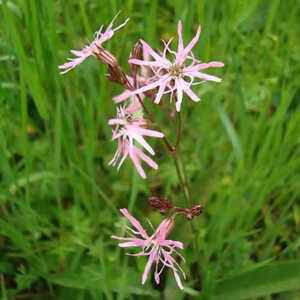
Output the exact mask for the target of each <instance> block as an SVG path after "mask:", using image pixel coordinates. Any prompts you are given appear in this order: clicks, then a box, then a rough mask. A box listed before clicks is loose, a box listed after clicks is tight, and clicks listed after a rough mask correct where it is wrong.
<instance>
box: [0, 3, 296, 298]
mask: <svg viewBox="0 0 300 300" xmlns="http://www.w3.org/2000/svg"><path fill="white" fill-rule="evenodd" d="M299 6H300V2H299V1H296V0H295V1H293V0H287V1H279V0H265V1H264V0H261V1H259V0H251V1H250V0H244V1H237V0H227V1H217V0H211V1H206V0H201V1H197V0H189V1H181V0H168V1H158V0H151V1H150V0H139V1H137V0H128V1H118V0H109V1H108V0H107V1H103V0H102V1H101V0H97V1H96V0H90V1H88V0H84V1H82V0H66V1H58V0H56V1H55V0H51V1H50V0H43V1H42V0H32V1H31V0H28V1H26V0H15V1H12V0H1V1H0V16H1V18H0V81H1V82H0V257H1V260H0V274H1V275H0V281H1V286H0V290H1V299H218V300H219V299H220V300H224V299H225V300H226V299H230V300H237V299H280V300H282V299H289V300H290V299H291V300H296V299H300V294H299V291H297V289H299V286H300V279H299V278H300V255H299V246H300V239H299V232H300V209H299V192H300V180H299V174H300V156H299V141H300V138H299V132H300V105H299V101H300V89H299V82H300V55H299V53H300V45H299V36H300V25H299V19H300V10H299ZM119 10H122V12H121V15H120V17H119V18H118V20H117V23H118V22H121V21H122V20H124V19H125V18H127V17H130V18H131V20H130V22H129V23H128V24H127V26H126V27H125V28H123V29H122V30H120V31H118V32H117V33H116V35H115V37H114V38H113V39H112V40H111V41H109V42H107V43H106V46H107V47H108V48H109V49H110V50H111V51H112V52H113V53H114V54H115V55H116V56H117V57H118V58H119V59H120V61H121V62H122V64H123V65H124V67H125V69H127V70H128V66H127V58H128V55H129V53H130V51H131V49H132V46H133V45H134V43H135V42H136V41H137V39H138V38H140V37H142V38H143V39H144V40H146V41H147V42H148V43H150V44H151V45H153V47H155V48H158V47H160V46H161V44H160V39H168V38H170V37H171V36H176V30H177V22H178V20H179V19H181V20H182V21H183V31H184V40H185V43H187V42H188V41H189V40H190V39H191V38H192V36H193V34H194V33H195V30H196V26H197V25H198V24H199V23H200V24H201V25H202V33H201V37H200V41H199V43H198V44H197V46H196V47H195V49H194V54H195V56H196V57H198V58H200V59H201V60H203V61H210V60H218V61H223V62H224V63H225V67H224V68H222V69H218V70H211V71H210V72H209V73H211V74H215V75H217V76H220V77H222V78H223V81H222V83H220V84H215V83H206V84H205V85H201V86H200V87H199V88H195V90H196V91H197V93H198V94H199V95H200V96H201V98H202V101H201V102H200V103H198V104H195V103H192V102H191V101H189V100H187V99H185V100H184V105H183V120H184V127H183V130H184V131H183V141H182V151H183V153H184V160H185V162H186V165H187V169H188V174H189V177H190V183H191V190H192V200H193V203H195V204H198V203H200V204H203V205H205V207H206V209H205V213H204V214H203V215H201V216H200V217H198V218H197V220H195V222H194V225H195V227H196V228H197V234H196V235H194V234H193V233H192V232H191V230H190V226H189V224H188V222H186V221H185V220H184V219H183V218H181V219H180V218H178V219H177V220H176V226H175V229H174V231H173V232H172V234H171V236H170V238H172V239H177V240H180V241H183V242H184V244H185V250H184V251H182V253H183V255H184V256H185V258H186V264H183V268H184V270H185V271H186V273H187V276H188V279H187V281H185V282H184V286H185V290H184V291H183V292H182V291H180V290H179V289H178V288H177V287H176V283H175V280H174V278H173V275H172V272H165V273H164V275H163V276H162V284H161V285H160V286H158V287H157V286H155V285H154V284H153V282H152V280H151V279H148V281H147V283H146V284H145V286H141V283H140V281H141V274H142V272H143V269H144V266H145V263H146V260H145V258H138V259H136V258H132V257H128V256H126V255H125V253H126V251H124V249H119V248H118V247H117V246H116V244H117V243H116V241H114V240H111V239H110V235H111V234H119V235H122V234H123V230H122V226H123V225H124V220H123V219H122V217H121V215H120V213H119V211H118V209H119V208H122V207H127V208H129V210H130V211H131V212H132V214H134V215H135V216H136V217H137V218H139V219H140V220H141V222H142V223H143V224H144V225H145V226H146V227H147V226H148V225H147V222H146V217H147V218H149V219H150V220H151V222H152V223H153V224H154V225H155V226H156V225H157V224H159V222H160V221H161V220H162V216H160V215H159V213H158V212H156V211H154V210H153V209H152V208H150V207H149V205H148V204H147V199H148V197H149V196H151V195H160V196H166V197H168V198H170V199H172V200H173V201H174V203H176V204H177V205H181V204H183V203H184V198H183V194H182V192H181V190H180V187H179V182H178V179H177V176H176V171H175V168H174V166H173V165H172V161H171V159H170V157H169V155H168V154H166V153H164V152H163V147H162V146H161V145H160V144H159V143H157V144H155V145H154V144H152V145H154V146H155V149H156V151H157V153H158V155H157V157H156V161H157V162H158V163H159V170H158V171H152V170H150V169H149V168H147V169H146V172H147V174H148V179H147V180H142V179H141V178H140V177H139V176H138V174H137V172H136V171H135V169H134V168H133V166H132V163H131V162H130V161H127V162H125V164H124V165H123V166H122V168H121V170H120V172H117V171H116V169H115V168H111V167H109V166H108V165H107V164H108V162H109V160H110V159H111V158H112V156H113V154H114V151H115V148H116V145H115V143H113V142H111V141H110V139H111V128H109V126H108V125H107V121H108V119H109V118H111V117H113V116H114V106H113V105H112V102H111V97H112V96H114V95H116V94H118V93H119V92H120V91H121V89H120V87H118V86H116V85H114V84H112V83H110V82H108V81H107V80H106V78H105V76H104V74H105V73H106V70H105V67H104V66H103V65H101V64H100V63H98V62H97V60H96V59H94V58H89V59H88V60H87V61H86V62H85V63H84V64H82V65H81V66H80V67H78V68H77V69H75V70H72V71H71V72H70V73H68V74H66V75H64V76H61V75H59V72H58V68H57V66H58V65H59V64H62V63H64V62H65V61H66V58H67V57H70V53H69V50H70V49H80V48H81V47H82V46H83V45H84V44H86V43H87V42H88V41H91V40H92V39H93V32H94V31H96V30H97V29H98V28H99V26H100V25H101V24H105V25H107V24H108V23H109V22H110V20H111V19H112V16H114V15H115V14H116V12H117V11H119ZM158 118H159V119H160V115H159V116H158ZM161 120H162V121H161V122H162V123H161V124H163V127H164V130H165V132H166V133H167V135H168V136H170V137H172V135H173V129H172V127H171V126H170V124H169V123H168V122H167V121H164V120H163V118H161ZM152 140H153V139H152ZM151 142H152V141H151ZM154 143H155V141H154ZM297 201H298V202H297ZM148 229H149V232H150V231H151V229H150V228H148ZM194 241H196V242H197V243H198V244H199V248H200V251H199V252H198V253H196V252H195V251H194V249H193V243H194Z"/></svg>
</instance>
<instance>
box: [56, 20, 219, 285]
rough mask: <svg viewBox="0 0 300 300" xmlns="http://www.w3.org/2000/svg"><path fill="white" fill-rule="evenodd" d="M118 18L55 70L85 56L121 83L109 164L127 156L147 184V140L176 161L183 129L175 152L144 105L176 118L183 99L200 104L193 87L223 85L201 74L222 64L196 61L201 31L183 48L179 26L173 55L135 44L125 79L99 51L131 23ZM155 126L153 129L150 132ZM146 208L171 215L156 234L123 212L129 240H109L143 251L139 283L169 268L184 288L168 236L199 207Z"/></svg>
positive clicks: (162, 201)
mask: <svg viewBox="0 0 300 300" xmlns="http://www.w3.org/2000/svg"><path fill="white" fill-rule="evenodd" d="M116 17H117V15H116V16H115V17H114V18H113V20H112V21H111V23H110V24H109V25H108V27H107V29H106V30H105V31H103V25H102V26H101V27H100V28H99V30H98V31H96V32H95V39H94V40H93V41H92V42H91V43H90V44H89V45H86V46H84V47H83V49H81V50H71V53H72V54H74V55H75V58H69V59H68V62H66V63H65V64H63V65H60V66H59V69H60V70H61V74H65V73H67V72H69V71H70V70H72V69H73V68H75V67H76V66H78V65H79V64H81V63H82V62H83V61H84V60H85V59H87V58H88V57H89V56H94V57H96V58H97V59H98V60H99V61H101V62H102V63H104V64H105V65H106V67H107V69H108V74H107V78H108V79H109V80H110V81H112V82H114V83H117V84H120V85H121V86H122V87H123V89H124V90H123V92H122V93H121V94H119V95H117V96H115V97H113V98H112V103H114V104H115V106H116V117H115V118H113V119H110V120H108V125H109V126H112V140H113V141H116V142H117V150H116V153H115V155H114V157H113V158H112V160H111V161H110V162H109V165H112V166H115V165H117V169H118V170H119V168H120V167H121V166H122V164H123V163H124V161H125V160H126V158H127V157H129V158H130V159H131V161H132V163H133V165H134V166H135V168H136V170H137V172H138V174H139V175H140V176H141V177H142V178H143V179H145V178H146V177H147V176H146V173H145V170H144V169H143V167H142V164H141V162H144V163H145V164H147V165H148V166H149V167H151V168H153V169H157V168H158V165H157V163H156V162H155V161H154V160H153V159H152V158H150V156H149V154H150V155H152V156H153V155H154V154H155V152H154V150H153V148H152V147H151V145H150V144H149V143H148V141H146V139H145V137H153V138H159V139H161V140H163V141H164V145H165V146H166V149H167V150H168V151H170V152H172V155H173V154H174V156H173V158H175V154H176V147H177V146H178V144H179V140H180V136H181V133H180V130H181V126H178V128H180V129H179V131H178V132H177V134H176V145H175V146H174V147H173V146H172V145H171V144H170V142H169V141H168V139H167V137H166V136H165V135H164V134H163V133H162V131H161V129H160V128H159V127H158V126H157V124H155V118H154V117H153V115H152V114H151V113H150V112H149V111H148V108H147V106H149V105H151V104H159V107H160V108H161V109H162V110H163V111H164V112H167V115H168V116H169V117H170V118H173V117H174V114H175V113H178V112H180V111H181V108H182V102H183V99H184V95H186V96H187V97H188V98H189V99H191V100H192V101H194V102H198V101H200V98H199V96H198V95H197V93H196V92H195V91H194V90H193V89H192V88H193V87H194V86H196V85H199V84H202V83H204V82H206V81H214V82H220V81H221V79H220V78H218V77H216V76H213V75H209V74H206V73H203V70H205V69H207V68H219V67H223V66H224V64H223V63H222V62H217V61H212V62H207V63H205V62H201V61H200V60H198V59H196V58H195V56H194V54H193V52H192V49H193V48H194V47H195V45H196V44H197V42H198V40H199V37H200V32H201V28H200V26H199V27H198V29H197V32H196V35H195V36H194V38H193V39H192V40H191V41H190V42H189V43H188V44H187V45H186V46H184V42H183V37H182V23H181V21H179V22H178V45H177V50H176V51H174V50H172V49H171V48H170V47H171V42H172V40H173V39H170V40H169V41H168V42H163V43H164V48H163V50H162V51H154V50H153V49H152V48H151V46H149V45H148V44H147V43H146V42H145V41H143V40H139V41H138V42H137V43H136V44H135V46H134V48H133V51H132V53H131V54H130V57H129V59H128V63H129V67H130V68H129V69H130V74H126V73H125V72H124V71H123V69H122V68H121V66H120V64H119V62H118V60H117V58H116V57H115V56H114V55H113V54H112V53H110V51H108V50H107V49H105V48H104V47H103V43H104V42H107V41H108V40H109V39H111V38H112V37H113V35H114V33H115V32H116V31H117V30H118V29H120V28H122V27H124V26H125V25H126V23H127V22H128V20H129V19H127V20H125V22H123V23H121V24H120V25H119V26H117V27H115V28H113V23H114V21H115V19H116ZM165 95H168V97H169V99H170V103H172V102H175V107H174V108H172V111H171V112H170V111H169V110H168V108H166V107H165V106H164V104H165V103H164V101H163V98H164V96H165ZM147 98H148V99H147ZM178 118H180V114H178ZM154 125H155V126H156V129H157V130H153V129H151V128H152V126H154ZM178 133H179V134H178ZM178 137H179V139H178ZM146 153H147V154H146ZM176 169H177V168H176ZM178 170H179V169H178ZM179 178H180V176H179ZM149 203H150V204H151V205H152V207H154V208H156V209H159V211H160V213H161V214H164V215H165V214H169V213H173V215H172V216H171V217H167V218H165V219H164V220H163V221H162V222H161V224H160V225H159V226H158V228H157V229H156V230H154V233H153V234H152V235H150V236H149V235H148V234H147V232H146V231H145V230H144V229H143V227H142V226H141V224H140V223H139V222H138V221H137V220H136V219H135V218H134V217H133V216H131V215H130V214H129V212H128V211H127V209H125V208H123V209H121V213H122V214H123V215H124V217H126V218H127V219H128V220H129V221H130V223H131V224H132V226H133V227H134V228H130V227H126V228H127V232H128V233H129V234H130V235H133V237H119V236H114V235H113V236H112V238H113V239H117V240H120V241H122V242H121V243H119V246H120V247H123V248H127V247H138V248H140V249H141V251H140V252H138V253H135V254H130V255H132V256H146V257H148V262H147V264H146V267H145V270H144V273H143V276H142V284H144V283H145V281H146V279H147V277H148V274H149V272H150V270H151V267H152V265H155V267H154V279H155V282H156V283H157V284H159V282H160V275H161V273H162V272H163V270H164V269H166V268H169V269H171V270H172V272H173V274H174V277H175V280H176V282H177V284H178V286H179V288H180V289H183V285H182V282H181V279H180V277H179V274H178V273H181V274H182V275H183V277H184V278H185V273H184V271H183V270H182V268H181V267H180V266H179V264H178V263H177V262H176V260H175V258H174V256H176V257H180V258H181V259H182V260H183V261H184V258H183V257H182V255H181V254H180V253H178V252H177V250H176V249H177V248H179V249H183V244H182V243H181V242H179V241H173V240H169V239H167V237H168V235H169V234H170V233H171V231H172V229H173V227H174V220H175V217H176V216H178V215H185V216H186V219H187V220H192V219H193V218H194V217H195V216H198V215H200V214H201V213H202V211H203V206H202V205H194V206H191V208H182V207H177V206H174V205H173V203H172V201H171V200H168V199H167V198H162V197H151V198H150V199H149Z"/></svg>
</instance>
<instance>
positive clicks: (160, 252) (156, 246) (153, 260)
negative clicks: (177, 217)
mask: <svg viewBox="0 0 300 300" xmlns="http://www.w3.org/2000/svg"><path fill="white" fill-rule="evenodd" d="M120 211H121V213H122V214H123V215H124V217H126V218H127V219H128V220H129V222H130V223H131V224H132V226H133V227H134V228H130V227H128V226H126V229H127V231H128V233H129V234H130V235H133V237H119V236H115V235H113V236H111V237H112V238H113V239H117V240H120V241H122V242H121V243H119V244H118V246H119V247H122V248H127V247H139V248H141V250H142V251H140V252H138V253H134V254H129V255H131V256H148V262H147V264H146V267H145V270H144V273H143V276H142V284H144V283H145V282H146V280H147V277H148V274H149V272H150V270H151V267H152V264H155V271H154V280H155V282H156V284H159V282H160V275H161V273H162V272H163V271H164V269H165V268H170V269H171V270H172V271H173V274H174V277H175V280H176V282H177V285H178V287H179V288H180V289H183V285H182V282H181V279H180V277H179V275H178V271H180V272H181V273H182V275H183V277H184V279H185V273H184V271H183V270H182V268H181V267H180V266H179V264H178V263H177V262H176V260H175V259H174V257H173V256H172V255H173V254H177V255H178V256H179V257H181V258H182V259H183V260H184V258H183V257H182V255H181V254H180V253H178V252H177V251H176V248H179V249H183V244H182V243H181V242H179V241H173V240H168V239H167V237H168V235H169V234H170V232H171V231H172V229H173V227H174V217H169V218H166V219H164V220H163V221H162V222H161V223H160V225H159V226H158V227H157V229H156V230H155V232H154V233H153V234H152V235H151V236H148V234H147V232H146V231H145V229H144V228H143V227H142V225H141V224H140V223H139V221H138V220H137V219H135V218H134V217H133V216H132V215H130V213H129V212H128V211H127V209H126V208H123V209H121V210H120Z"/></svg>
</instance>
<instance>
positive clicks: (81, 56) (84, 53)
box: [58, 13, 129, 74]
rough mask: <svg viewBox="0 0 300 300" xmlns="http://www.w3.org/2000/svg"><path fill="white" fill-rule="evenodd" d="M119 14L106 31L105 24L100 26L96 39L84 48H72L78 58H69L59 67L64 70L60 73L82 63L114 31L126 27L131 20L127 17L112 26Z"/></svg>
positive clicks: (109, 37)
mask: <svg viewBox="0 0 300 300" xmlns="http://www.w3.org/2000/svg"><path fill="white" fill-rule="evenodd" d="M118 15H119V13H117V15H116V16H115V17H114V18H113V19H112V21H111V22H110V24H109V25H108V27H107V28H106V30H105V32H103V33H102V29H103V25H101V27H100V28H99V30H98V31H96V32H95V39H94V40H93V41H92V42H91V43H90V44H89V45H86V46H84V47H83V49H82V50H79V51H78V50H71V51H70V52H71V53H72V54H74V55H75V56H77V57H76V58H68V60H69V62H67V63H65V64H63V65H60V66H59V67H58V68H59V69H61V70H63V71H62V72H60V74H65V73H67V72H69V71H70V70H72V69H73V68H75V67H76V66H78V65H79V64H81V63H82V62H83V61H84V60H85V59H86V58H88V57H89V56H91V55H93V53H94V51H96V50H97V47H101V45H102V43H104V42H106V41H107V40H109V39H111V37H112V36H113V35H114V32H115V31H117V30H118V29H120V28H122V27H124V26H125V25H126V23H127V22H128V21H129V19H126V20H125V22H124V23H122V24H120V25H119V26H118V27H116V28H114V29H113V28H112V26H113V22H114V20H115V19H116V17H117V16H118Z"/></svg>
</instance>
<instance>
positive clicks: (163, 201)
mask: <svg viewBox="0 0 300 300" xmlns="http://www.w3.org/2000/svg"><path fill="white" fill-rule="evenodd" d="M149 203H150V204H151V205H152V206H153V207H155V208H158V209H159V212H160V213H161V214H162V215H165V214H167V213H168V212H170V211H171V210H173V207H174V206H173V203H172V201H171V200H169V199H167V198H160V197H151V198H149Z"/></svg>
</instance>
